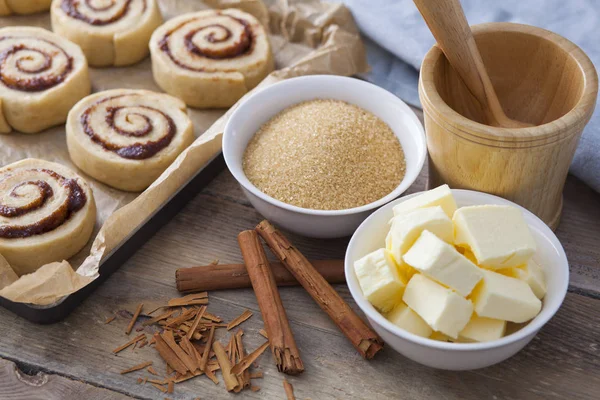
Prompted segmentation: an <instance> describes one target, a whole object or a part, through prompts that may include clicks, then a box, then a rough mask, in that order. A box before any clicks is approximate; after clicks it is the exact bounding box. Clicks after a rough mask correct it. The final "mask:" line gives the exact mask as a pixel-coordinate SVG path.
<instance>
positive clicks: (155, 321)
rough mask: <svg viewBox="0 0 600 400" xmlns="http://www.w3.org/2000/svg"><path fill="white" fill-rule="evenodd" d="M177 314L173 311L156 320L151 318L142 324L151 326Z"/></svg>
mask: <svg viewBox="0 0 600 400" xmlns="http://www.w3.org/2000/svg"><path fill="white" fill-rule="evenodd" d="M175 312H176V310H171V311H167V312H166V313H163V314H160V315H157V316H156V317H154V318H150V319H149V320H147V321H144V322H143V323H142V326H149V325H152V324H155V323H157V322H158V321H162V320H163V319H167V318H169V317H170V316H172V315H173V314H175Z"/></svg>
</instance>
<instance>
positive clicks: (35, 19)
mask: <svg viewBox="0 0 600 400" xmlns="http://www.w3.org/2000/svg"><path fill="white" fill-rule="evenodd" d="M159 5H160V8H161V11H162V13H163V17H164V19H165V20H167V19H169V18H172V17H174V16H177V15H180V14H182V13H186V12H191V11H197V10H201V9H206V8H209V7H212V8H228V7H235V8H240V9H242V10H244V11H246V12H248V13H250V14H253V15H254V16H255V17H257V18H258V19H259V20H260V21H261V22H262V23H263V24H264V25H268V26H269V29H270V32H271V34H270V35H269V37H270V40H271V45H272V49H273V53H274V55H275V61H276V71H274V72H273V73H271V74H270V75H269V76H268V77H267V78H266V79H265V80H264V81H263V82H262V83H261V84H260V85H259V86H258V88H256V89H254V90H257V89H260V88H261V87H265V86H267V85H270V84H273V83H275V82H277V81H280V80H282V79H286V78H290V77H294V76H300V75H310V74H336V75H347V76H348V75H354V74H357V73H360V72H365V71H366V69H367V64H366V58H365V52H364V48H363V44H362V42H361V40H360V37H359V35H358V30H357V28H356V25H355V23H354V20H353V18H352V15H351V14H350V12H349V11H348V10H347V9H346V8H345V7H344V6H343V5H340V4H328V3H322V2H319V1H317V0H272V1H265V2H264V3H263V2H262V1H261V0H205V1H196V0H162V1H161V0H159ZM17 25H32V26H40V27H43V28H47V29H50V16H49V14H48V13H44V14H38V15H34V16H10V17H4V18H0V26H1V27H4V26H17ZM90 71H91V79H92V86H93V91H94V92H97V91H101V90H106V89H113V88H135V89H148V90H155V91H161V90H160V89H159V88H158V86H157V85H156V84H155V83H154V81H153V79H152V71H151V68H150V60H149V59H146V60H144V61H142V62H141V63H139V64H136V65H133V66H130V67H124V68H103V69H94V68H91V69H90ZM251 93H252V92H251ZM242 100H243V99H242ZM238 104H239V102H238ZM236 106H237V104H236V105H234V106H233V107H232V108H230V109H229V110H199V109H188V114H189V116H190V118H191V119H192V121H193V123H194V133H195V135H196V137H197V139H196V141H195V142H194V143H193V144H192V145H191V146H190V147H189V148H188V149H187V150H186V151H184V152H183V153H182V154H181V155H180V156H179V157H178V158H177V159H176V160H175V161H174V162H173V164H172V165H171V166H170V167H169V168H168V169H167V170H166V171H165V172H164V173H163V174H162V175H161V176H160V177H159V178H158V179H157V180H156V181H155V182H154V183H153V184H152V185H151V186H150V187H149V188H148V189H146V190H145V191H144V192H142V193H141V194H139V193H127V192H123V191H120V190H116V189H112V188H110V187H108V186H106V185H104V184H102V183H100V182H97V181H95V180H94V179H93V178H91V177H89V176H86V175H85V174H84V173H83V172H82V171H79V170H77V168H76V167H75V166H74V165H73V164H72V163H71V160H70V159H69V154H68V152H67V146H66V141H65V132H64V126H58V127H56V128H53V129H49V130H47V131H45V132H43V133H40V134H35V135H26V134H21V133H12V134H9V135H0V165H2V166H4V165H7V164H10V163H12V162H15V161H18V160H21V159H23V158H27V157H35V158H41V159H46V160H49V161H54V162H58V163H61V164H64V165H67V166H69V167H71V168H73V169H74V170H76V171H77V172H78V173H79V174H80V175H82V176H83V177H84V178H85V179H87V181H88V182H89V183H90V185H91V186H92V190H93V191H94V197H95V199H96V205H97V207H98V216H97V221H96V227H95V230H94V233H93V235H92V239H90V242H89V243H88V245H87V246H86V247H85V248H84V249H83V250H82V251H81V252H79V254H77V255H76V256H74V257H73V258H72V259H70V260H68V262H67V261H63V262H55V263H51V264H47V265H44V266H42V267H41V268H40V269H39V270H37V271H36V272H35V273H33V274H29V275H24V276H22V277H20V278H19V279H18V280H16V281H15V280H14V278H15V276H14V275H13V274H11V273H10V270H7V268H8V266H7V265H5V264H3V263H0V278H3V279H0V288H2V290H0V296H3V297H5V298H8V299H10V300H12V301H16V302H23V303H31V304H36V305H50V304H53V303H56V302H57V301H60V300H61V299H62V298H63V297H64V296H66V295H69V294H71V293H73V292H76V291H77V290H79V289H81V288H82V287H84V286H85V285H87V284H88V283H90V282H91V281H93V280H94V279H95V278H97V277H98V273H99V268H101V262H102V260H103V259H104V258H106V257H107V256H108V255H110V253H111V251H113V250H114V249H116V248H117V247H118V246H119V244H121V243H123V242H124V240H126V239H127V238H128V237H129V236H130V235H131V234H132V233H133V232H134V231H135V229H136V227H138V226H139V225H140V224H143V223H144V222H145V221H146V220H148V218H149V217H151V216H152V214H153V213H154V211H156V210H157V209H158V208H159V207H160V206H161V205H162V204H164V203H165V202H166V201H168V200H169V199H170V197H171V196H172V195H173V194H175V193H176V192H177V190H178V189H179V188H180V187H181V186H182V185H184V184H185V183H187V182H188V181H189V180H190V179H191V178H192V177H193V176H194V175H195V174H196V172H197V171H199V170H200V169H201V168H202V167H203V166H204V165H206V163H207V162H208V161H209V160H210V159H211V158H212V157H213V156H215V155H216V154H217V153H218V152H219V151H220V150H221V135H222V132H223V129H224V127H225V123H226V122H227V119H228V117H229V115H230V114H231V112H232V110H233V109H235V108H236ZM0 261H3V259H1V260H0ZM74 270H76V272H75V271H74Z"/></svg>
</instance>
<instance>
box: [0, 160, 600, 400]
mask: <svg viewBox="0 0 600 400" xmlns="http://www.w3.org/2000/svg"><path fill="white" fill-rule="evenodd" d="M426 174H427V172H426V171H423V173H422V174H421V176H420V177H419V179H418V181H417V182H416V183H415V184H414V185H413V186H412V187H411V188H410V190H409V192H415V191H419V190H422V189H424V187H425V184H426V176H427V175H426ZM564 195H565V198H564V200H565V206H564V212H563V217H562V222H561V225H560V226H559V228H558V230H557V234H558V236H559V238H560V239H561V241H562V243H563V245H564V247H565V250H566V252H567V256H568V257H569V261H570V263H571V285H570V293H569V294H568V295H567V297H566V299H565V302H564V304H563V306H562V308H561V309H560V310H559V312H558V314H557V315H556V316H555V317H554V318H553V319H552V320H551V321H550V322H549V323H548V325H547V326H545V327H544V328H543V329H542V331H541V332H540V333H539V335H538V336H537V337H536V338H535V339H534V340H533V341H532V343H531V344H529V345H528V346H527V347H526V348H525V349H524V350H523V351H522V352H520V353H519V354H517V355H516V356H515V357H513V358H511V359H510V360H508V361H505V362H504V363H501V364H499V365H497V366H494V367H490V368H486V369H482V370H477V371H470V372H448V371H438V370H433V369H429V368H426V367H423V366H420V365H418V364H416V363H414V362H412V361H410V360H407V359H406V358H404V357H402V356H400V355H399V354H397V353H395V352H394V351H393V350H392V349H391V348H386V349H384V351H382V352H381V353H380V354H378V355H377V356H376V358H375V359H374V360H372V361H365V360H363V359H361V358H360V357H359V356H358V354H357V353H356V351H355V350H354V349H353V348H352V346H351V345H350V344H349V343H348V341H347V340H346V338H345V337H344V336H343V335H342V334H341V333H340V332H339V331H338V330H337V328H336V327H335V325H334V324H333V323H332V322H331V321H330V320H329V319H328V317H327V316H326V315H325V314H324V313H323V312H322V311H321V310H320V308H319V307H318V306H317V305H316V304H315V303H314V302H313V301H312V299H311V298H310V297H309V295H308V294H307V293H305V292H304V290H303V289H301V288H298V287H294V288H292V287H289V288H282V289H281V291H280V293H281V298H282V301H283V303H284V305H285V307H286V310H287V314H288V317H289V320H290V323H291V327H292V330H293V331H294V335H295V338H296V340H297V342H298V346H299V348H300V352H301V355H302V360H303V361H304V363H305V367H306V371H305V373H304V374H302V375H301V376H299V377H287V379H288V380H289V381H290V382H291V383H292V384H293V385H294V389H295V393H296V396H297V398H298V399H307V398H310V399H315V400H316V399H318V400H328V399H363V398H369V399H390V398H406V399H418V400H422V399H565V398H569V399H595V398H598V391H599V389H600V375H599V374H598V371H599V370H600V266H599V265H600V194H597V193H595V192H593V191H592V190H591V189H589V188H588V187H586V186H585V185H584V184H583V183H581V182H580V181H578V180H577V179H576V178H573V177H569V179H568V181H567V185H566V188H565V193H564ZM260 220H261V216H260V215H259V214H258V213H257V212H256V211H254V210H253V209H252V207H251V206H250V204H249V203H248V201H247V200H246V199H245V198H244V196H243V194H242V192H241V190H240V189H239V187H238V186H237V183H236V182H235V181H234V179H233V178H232V176H231V175H230V174H229V172H227V171H224V172H223V173H221V174H220V175H219V177H218V178H217V179H216V180H215V181H213V182H212V183H211V184H210V186H208V187H207V188H206V189H205V190H204V191H203V192H202V193H201V194H200V195H198V196H197V197H196V198H195V199H193V200H192V201H191V202H190V203H189V204H188V206H187V207H185V208H184V209H183V210H182V211H181V212H180V213H179V214H178V216H177V217H176V218H174V219H173V220H172V221H171V222H170V223H169V224H167V225H166V226H165V227H164V228H163V229H161V230H160V231H159V232H157V234H156V235H155V236H154V237H153V238H152V239H151V240H150V241H149V242H148V243H146V244H145V245H144V246H143V247H142V248H141V249H140V250H139V251H138V252H137V253H136V254H135V255H134V256H133V257H132V258H131V259H130V260H129V261H128V262H127V263H126V264H125V265H123V266H122V267H121V269H120V270H118V271H117V272H116V273H115V274H114V275H113V276H112V277H110V278H109V279H108V280H107V281H106V282H105V283H104V284H103V285H102V286H101V287H100V288H99V289H98V290H97V291H96V292H95V293H94V294H92V296H91V297H89V298H88V299H87V300H86V301H85V302H84V303H83V304H81V306H79V308H77V309H76V310H75V312H73V314H72V315H70V316H69V317H68V318H67V319H66V320H64V321H63V322H60V323H57V324H54V325H49V326H39V325H35V324H31V323H29V322H27V321H25V320H23V319H22V318H19V317H17V316H16V315H14V314H12V313H10V312H9V311H6V310H4V309H2V308H0V357H2V358H4V359H5V360H9V361H12V362H15V363H16V364H17V366H18V367H19V368H20V369H21V370H22V371H24V372H25V373H27V374H33V375H35V374H36V373H37V372H40V373H41V375H40V376H42V377H43V376H46V374H48V375H47V376H48V379H47V382H48V383H46V384H42V385H38V386H31V385H30V384H28V383H25V382H23V380H22V379H18V377H17V378H16V377H15V376H16V375H15V371H14V368H13V367H12V365H11V364H10V363H7V362H6V361H4V362H2V361H1V360H0V399H37V398H44V399H54V398H56V399H59V398H60V399H67V400H68V399H78V400H79V399H96V398H107V399H113V398H115V399H120V398H126V396H130V397H132V398H140V399H163V398H165V397H169V398H172V399H193V398H195V397H200V398H201V399H221V398H224V399H227V398H234V397H235V396H238V398H249V399H282V398H285V393H284V389H283V384H282V382H283V379H284V376H283V375H282V374H280V373H278V372H277V370H276V369H275V367H274V365H273V362H272V359H271V355H270V354H269V353H268V352H267V353H265V354H264V355H263V356H262V357H261V359H259V364H260V369H261V370H263V371H264V373H265V377H264V379H261V380H257V381H255V384H257V385H259V386H260V387H261V390H260V391H258V392H256V393H253V392H244V393H243V394H239V395H234V394H228V393H226V392H225V389H224V385H223V382H221V383H220V384H219V385H214V384H213V383H212V382H210V381H209V380H208V379H206V378H205V377H199V378H196V379H194V380H192V381H188V382H185V383H182V384H178V385H176V387H175V393H174V394H172V395H164V394H162V393H160V392H159V391H158V390H156V389H155V388H153V387H152V386H150V385H139V384H137V383H136V379H137V378H138V377H142V376H147V375H148V374H147V373H144V372H143V371H140V372H134V373H131V374H127V375H120V374H119V371H120V370H122V369H125V368H128V367H130V366H133V365H136V364H138V363H141V362H143V361H147V360H152V361H154V366H155V368H156V369H157V370H159V371H164V364H163V363H162V361H161V360H160V359H159V357H158V356H157V355H156V354H155V351H154V350H153V349H151V348H148V347H146V348H143V349H136V350H133V351H132V350H131V349H127V350H125V351H123V352H121V353H120V354H118V355H113V354H112V353H111V350H112V349H114V348H115V347H117V346H119V345H121V344H123V343H124V342H126V341H127V340H128V337H127V336H126V335H125V334H124V330H125V327H126V326H127V324H128V322H129V317H130V315H131V314H130V313H128V312H127V311H129V312H132V311H134V309H135V306H136V305H137V304H138V303H140V302H144V303H145V304H146V305H147V306H146V310H149V309H150V308H151V304H158V303H164V302H165V300H166V299H168V298H171V297H174V296H177V295H178V294H177V292H176V290H175V282H174V275H175V270H176V269H177V268H181V267H187V266H192V265H200V264H207V263H209V262H211V261H212V260H214V259H215V258H218V259H219V260H220V262H222V263H239V262H241V260H242V259H241V255H240V253H239V250H238V247H237V242H236V235H237V233H238V232H240V231H241V230H244V229H248V228H252V227H253V226H254V225H256V224H257V223H258V222H259V221H260ZM290 238H291V239H292V241H293V242H295V243H296V244H297V245H298V247H299V248H300V249H301V250H302V251H303V252H304V253H305V254H306V255H307V256H308V257H309V258H315V259H325V258H341V257H343V255H344V250H345V246H346V244H347V239H340V240H328V241H323V240H311V239H306V238H301V237H297V236H295V235H290ZM336 289H337V290H338V291H339V293H340V294H341V295H342V297H343V298H345V299H346V300H348V301H349V302H350V304H351V305H352V306H353V307H354V308H355V309H356V306H355V304H354V303H353V302H352V300H351V296H350V294H349V292H348V289H347V288H346V286H345V285H336ZM246 308H249V309H251V310H252V311H254V312H255V314H254V316H253V317H252V318H250V319H249V320H248V321H246V322H244V323H243V324H242V325H241V327H242V328H243V329H244V330H245V332H246V335H245V336H244V343H245V345H246V348H247V349H248V350H249V351H251V350H253V349H255V348H256V347H258V346H259V345H260V344H262V342H263V340H264V339H263V338H262V337H261V336H260V335H259V334H258V330H259V329H261V328H262V326H263V324H262V320H261V318H260V313H259V310H258V305H257V302H256V298H255V297H254V294H253V292H252V291H251V290H250V289H240V290H228V291H219V292H216V291H215V292H212V293H211V294H210V306H209V309H210V310H211V311H212V312H215V313H217V314H218V315H220V316H222V317H223V318H224V319H225V320H231V319H233V318H234V317H236V316H238V315H239V314H240V313H241V312H242V311H243V310H244V309H246ZM115 313H117V319H116V320H115V321H113V322H112V323H110V324H104V321H105V320H106V318H108V317H110V316H111V315H113V314H115ZM219 331H222V330H219ZM219 331H218V335H217V339H221V338H223V337H225V336H226V335H225V334H224V332H219ZM132 335H133V333H132ZM227 337H228V335H227ZM218 376H219V377H220V373H219V374H218ZM77 381H82V382H77ZM83 382H85V383H83Z"/></svg>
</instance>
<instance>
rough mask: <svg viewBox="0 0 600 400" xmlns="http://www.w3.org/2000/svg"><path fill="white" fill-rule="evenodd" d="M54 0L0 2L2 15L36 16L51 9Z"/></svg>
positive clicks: (3, 0) (8, 0)
mask: <svg viewBox="0 0 600 400" xmlns="http://www.w3.org/2000/svg"><path fill="white" fill-rule="evenodd" d="M50 3H52V0H0V15H10V14H21V15H24V14H35V13H38V12H42V11H48V10H49V9H50Z"/></svg>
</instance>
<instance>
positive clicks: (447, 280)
mask: <svg viewBox="0 0 600 400" xmlns="http://www.w3.org/2000/svg"><path fill="white" fill-rule="evenodd" d="M404 262H406V263H407V264H408V265H410V266H411V267H413V268H415V269H416V270H417V271H420V272H422V273H423V274H425V275H427V276H428V277H430V278H432V279H434V280H436V281H438V282H439V283H441V284H444V285H446V286H448V287H450V288H451V289H454V290H456V291H457V292H458V294H460V295H461V296H463V297H467V296H468V295H469V293H471V291H472V290H473V288H474V287H475V285H477V283H478V282H479V281H480V280H481V278H482V276H483V274H482V272H481V269H480V268H478V267H477V266H476V265H475V264H473V263H472V262H471V261H469V260H468V259H467V258H466V257H465V256H463V255H462V254H460V253H459V252H458V251H456V249H455V248H454V246H452V245H450V244H448V243H446V242H444V241H443V240H441V239H440V238H438V237H437V236H436V235H434V234H433V233H431V232H429V231H423V233H422V234H421V236H419V239H418V240H417V241H416V242H415V244H414V245H413V246H412V247H411V248H410V250H409V251H408V252H407V253H406V254H405V255H404Z"/></svg>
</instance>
